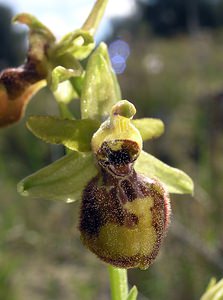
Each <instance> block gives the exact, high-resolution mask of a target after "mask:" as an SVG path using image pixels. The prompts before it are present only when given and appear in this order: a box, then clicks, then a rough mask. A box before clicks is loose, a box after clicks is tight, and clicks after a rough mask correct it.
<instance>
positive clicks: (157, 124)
mask: <svg viewBox="0 0 223 300" xmlns="http://www.w3.org/2000/svg"><path fill="white" fill-rule="evenodd" d="M131 122H132V124H133V125H134V126H135V127H136V128H137V129H138V130H139V132H140V134H141V136H142V139H143V141H147V140H150V139H152V138H156V137H159V136H160V135H161V134H162V133H163V132H164V124H163V122H162V121H161V120H159V119H153V118H143V119H135V120H132V121H131Z"/></svg>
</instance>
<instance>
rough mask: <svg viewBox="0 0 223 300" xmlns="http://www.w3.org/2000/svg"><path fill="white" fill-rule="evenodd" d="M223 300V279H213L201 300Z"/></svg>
mask: <svg viewBox="0 0 223 300" xmlns="http://www.w3.org/2000/svg"><path fill="white" fill-rule="evenodd" d="M222 299H223V279H221V280H220V281H218V282H217V281H216V279H215V278H212V279H211V281H210V283H209V285H208V288H207V290H206V292H205V293H204V294H203V295H202V296H201V299H200V300H222Z"/></svg>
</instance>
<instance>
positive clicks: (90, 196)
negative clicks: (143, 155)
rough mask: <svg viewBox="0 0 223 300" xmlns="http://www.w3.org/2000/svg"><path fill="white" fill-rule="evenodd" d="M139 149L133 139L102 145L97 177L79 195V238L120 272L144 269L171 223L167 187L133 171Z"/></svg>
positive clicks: (154, 256)
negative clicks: (80, 204)
mask: <svg viewBox="0 0 223 300" xmlns="http://www.w3.org/2000/svg"><path fill="white" fill-rule="evenodd" d="M140 150H141V149H140V146H139V145H138V143H137V142H135V141H132V140H125V139H117V140H110V141H104V142H102V144H101V145H100V147H99V148H98V150H97V153H96V159H97V162H98V167H99V172H98V175H97V176H96V177H94V178H93V179H92V180H91V181H90V182H89V183H88V185H87V186H86V188H85V189H84V191H83V197H82V206H81V215H80V225H79V229H80V232H81V239H82V241H83V243H84V244H85V245H86V246H87V247H88V248H89V249H90V250H91V251H92V252H93V253H95V254H96V255H97V256H98V257H99V258H100V259H102V260H103V261H105V262H107V263H110V264H112V265H114V266H116V267H120V268H136V267H138V268H141V269H146V268H148V267H149V266H150V265H151V263H153V261H154V259H155V258H156V256H157V254H158V251H159V249H160V246H161V242H162V240H163V237H164V236H165V232H166V230H167V227H168V223H169V215H170V204H169V197H168V193H167V192H166V190H165V188H164V187H163V186H162V184H161V183H160V182H159V181H158V180H156V179H150V178H147V177H145V176H143V175H141V174H137V173H136V171H135V170H134V167H133V165H134V161H135V160H136V159H137V157H138V155H139V153H140Z"/></svg>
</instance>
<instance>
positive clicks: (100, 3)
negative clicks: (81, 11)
mask: <svg viewBox="0 0 223 300" xmlns="http://www.w3.org/2000/svg"><path fill="white" fill-rule="evenodd" d="M107 3H108V0H97V1H96V3H95V5H94V7H93V8H92V10H91V12H90V14H89V16H88V18H87V20H86V21H85V22H84V24H83V26H82V29H83V30H87V31H89V32H91V34H94V33H95V31H96V30H97V28H98V25H99V23H100V21H101V19H102V17H103V15H104V11H105V8H106V6H107Z"/></svg>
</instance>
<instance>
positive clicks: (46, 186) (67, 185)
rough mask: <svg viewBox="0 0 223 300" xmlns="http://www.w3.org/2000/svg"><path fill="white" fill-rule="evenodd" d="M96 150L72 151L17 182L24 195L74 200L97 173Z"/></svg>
mask: <svg viewBox="0 0 223 300" xmlns="http://www.w3.org/2000/svg"><path fill="white" fill-rule="evenodd" d="M97 172H98V171H97V169H96V167H95V164H94V158H93V154H92V153H90V152H88V153H81V152H72V153H70V154H68V155H66V156H64V157H63V158H61V159H59V160H57V161H55V162H54V163H52V164H51V165H49V166H47V167H45V168H43V169H41V170H39V171H37V172H36V173H34V174H32V175H30V176H28V177H26V178H24V179H23V180H22V181H21V182H19V184H18V192H19V193H20V194H21V195H23V196H32V197H41V198H46V199H49V200H63V201H66V202H74V201H76V200H80V199H81V195H82V192H83V189H84V188H85V186H86V185H87V184H88V182H89V181H90V180H91V179H92V178H93V177H94V176H96V174H97Z"/></svg>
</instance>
